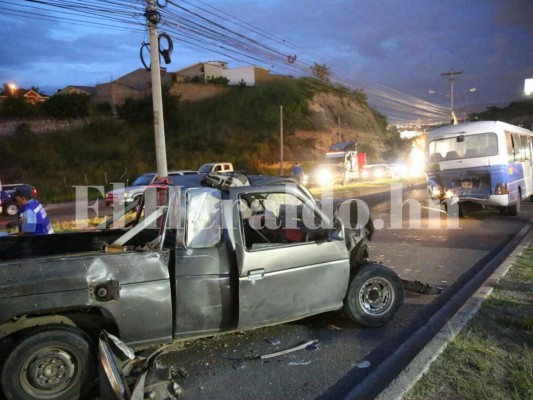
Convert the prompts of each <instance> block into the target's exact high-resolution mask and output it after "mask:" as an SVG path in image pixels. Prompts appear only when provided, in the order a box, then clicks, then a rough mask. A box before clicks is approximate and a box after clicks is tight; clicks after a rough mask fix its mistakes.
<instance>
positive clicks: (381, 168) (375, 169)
mask: <svg viewBox="0 0 533 400" xmlns="http://www.w3.org/2000/svg"><path fill="white" fill-rule="evenodd" d="M392 176H393V166H392V165H390V164H367V165H365V166H363V169H362V170H361V178H362V179H383V178H391V177H392Z"/></svg>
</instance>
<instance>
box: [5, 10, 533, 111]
mask: <svg viewBox="0 0 533 400" xmlns="http://www.w3.org/2000/svg"><path fill="white" fill-rule="evenodd" d="M44 3H45V4H43V5H39V4H38V3H34V2H31V1H24V0H14V1H0V7H1V9H2V12H1V13H0V14H1V15H0V26H1V28H0V29H1V33H2V41H1V42H0V80H1V82H3V83H7V82H13V83H15V84H16V85H17V86H19V87H23V88H30V87H31V86H37V87H39V88H40V89H41V90H43V91H44V92H46V93H47V94H53V93H55V91H56V90H57V89H60V88H63V87H65V86H67V85H89V86H93V85H95V84H97V83H104V82H108V81H110V80H112V79H116V78H119V77H120V76H122V75H124V74H126V73H128V72H131V71H133V70H135V69H137V68H140V67H142V64H141V62H140V59H139V49H140V46H141V44H142V43H143V42H147V41H148V36H147V32H146V27H145V22H146V20H145V18H144V16H143V15H142V14H143V12H144V9H145V7H146V2H145V1H144V0H129V1H126V0H109V1H94V0H93V1H79V0H71V1H62V0H55V1H52V0H49V1H44ZM158 3H159V4H160V5H165V4H166V6H165V7H164V8H162V9H160V10H161V16H162V18H161V23H160V30H161V31H166V32H168V33H169V34H170V36H171V37H172V38H173V42H174V52H173V54H172V63H171V64H169V65H166V67H167V70H168V71H170V72H173V71H177V70H179V69H181V68H184V67H187V66H189V65H191V64H194V63H196V62H200V61H210V60H220V61H225V62H228V67H229V68H233V67H238V66H245V65H256V66H259V67H264V68H267V69H269V70H271V72H272V73H276V74H288V75H293V76H303V75H310V66H312V65H313V64H314V63H315V62H316V63H319V64H326V65H327V66H328V67H329V68H330V71H331V80H332V81H334V82H338V83H342V84H344V85H347V86H350V87H352V88H354V89H363V90H364V91H365V92H366V93H367V94H368V97H369V102H370V104H371V105H372V106H375V107H376V108H377V109H378V110H380V111H382V112H384V113H385V114H386V115H388V116H389V118H390V120H394V119H396V118H400V115H402V114H405V113H409V112H410V111H412V113H411V114H412V115H411V117H416V116H417V115H419V116H420V117H424V116H425V114H424V111H423V110H424V109H425V108H427V109H428V110H429V112H433V111H437V112H442V110H443V109H446V108H448V107H449V106H450V97H449V94H450V80H449V76H441V74H442V73H446V72H450V71H452V69H453V71H463V73H462V74H460V75H456V77H455V106H456V110H457V111H458V112H463V110H471V109H474V110H475V111H481V110H483V109H484V108H485V107H487V106H490V105H496V106H505V105H507V104H509V103H510V102H512V101H520V100H523V99H525V98H526V97H525V96H524V94H523V90H524V80H525V79H526V78H533V0H442V1H428V0H263V1H255V0H254V1H250V0H247V1H245V0H201V1H200V0H197V1H195V0H175V1H171V0H169V1H165V0H158ZM57 6H63V7H64V8H58V7H57ZM84 7H85V8H84ZM97 9H102V10H103V11H102V13H100V11H98V10H97ZM113 10H115V12H113V13H109V11H113ZM106 11H107V13H106ZM199 24H202V26H203V27H200V25H199ZM288 56H296V61H295V62H294V63H289V62H288V61H287V60H288ZM472 88H475V89H476V90H475V91H469V89H472ZM426 102H427V103H426ZM430 103H431V104H430ZM411 107H412V109H411V110H410V108H411Z"/></svg>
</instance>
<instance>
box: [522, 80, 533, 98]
mask: <svg viewBox="0 0 533 400" xmlns="http://www.w3.org/2000/svg"><path fill="white" fill-rule="evenodd" d="M524 94H525V95H526V96H529V95H530V94H533V78H531V79H526V80H525V81H524Z"/></svg>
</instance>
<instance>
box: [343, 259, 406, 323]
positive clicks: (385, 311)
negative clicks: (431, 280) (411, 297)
mask: <svg viewBox="0 0 533 400" xmlns="http://www.w3.org/2000/svg"><path fill="white" fill-rule="evenodd" d="M402 303H403V286H402V281H401V280H400V278H399V277H398V275H396V273H395V272H394V271H392V270H391V269H389V268H387V267H385V266H383V265H380V264H365V265H363V266H361V267H360V268H359V269H358V270H357V272H356V273H355V275H353V276H352V278H351V281H350V285H349V286H348V291H347V293H346V298H345V299H344V311H345V312H346V313H347V314H348V316H349V317H350V318H351V319H352V320H353V321H355V322H357V323H359V324H361V325H364V326H369V327H377V326H383V325H385V323H387V321H388V320H390V319H391V318H392V317H393V316H394V314H396V311H398V309H399V308H400V306H401V305H402Z"/></svg>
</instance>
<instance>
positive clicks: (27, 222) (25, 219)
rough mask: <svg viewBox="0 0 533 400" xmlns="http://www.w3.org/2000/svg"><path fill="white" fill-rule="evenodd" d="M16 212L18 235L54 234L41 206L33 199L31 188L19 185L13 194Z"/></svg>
mask: <svg viewBox="0 0 533 400" xmlns="http://www.w3.org/2000/svg"><path fill="white" fill-rule="evenodd" d="M13 198H14V199H15V201H16V203H17V206H18V208H19V211H18V220H19V221H18V228H19V234H29V235H46V234H50V233H54V229H53V228H52V224H51V222H50V219H49V218H48V215H47V214H46V210H45V209H44V207H43V205H42V204H41V203H39V202H38V201H37V200H35V199H34V198H33V188H32V187H31V186H30V185H21V186H19V187H17V188H16V189H15V193H14V194H13Z"/></svg>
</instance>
